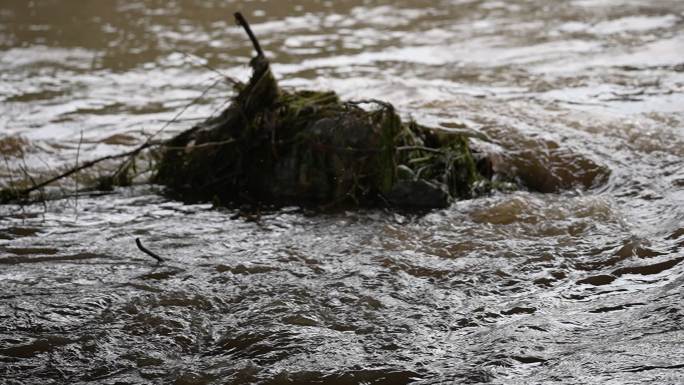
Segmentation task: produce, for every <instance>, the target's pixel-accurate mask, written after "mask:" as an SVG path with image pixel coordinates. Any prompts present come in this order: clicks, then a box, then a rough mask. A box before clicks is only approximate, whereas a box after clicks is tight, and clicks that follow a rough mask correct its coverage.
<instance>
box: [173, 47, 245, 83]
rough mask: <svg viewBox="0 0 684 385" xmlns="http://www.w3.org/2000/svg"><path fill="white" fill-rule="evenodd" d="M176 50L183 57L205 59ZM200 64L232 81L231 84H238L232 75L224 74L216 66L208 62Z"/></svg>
mask: <svg viewBox="0 0 684 385" xmlns="http://www.w3.org/2000/svg"><path fill="white" fill-rule="evenodd" d="M176 52H178V53H179V54H181V55H185V57H187V58H188V59H192V60H201V61H204V60H205V59H203V58H202V57H199V56H197V55H193V54H189V53H187V52H183V51H179V50H176ZM200 64H201V65H202V67H204V68H206V69H208V70H209V71H212V72H215V73H217V74H218V75H220V76H221V77H222V78H223V79H225V80H228V81H229V82H230V83H232V84H233V85H238V84H240V82H239V81H237V80H235V79H233V78H232V77H230V76H228V75H226V74H224V73H223V72H221V71H219V70H217V69H216V68H214V67H212V66H210V65H209V64H207V63H203V62H201V63H200Z"/></svg>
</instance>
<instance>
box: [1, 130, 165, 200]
mask: <svg viewBox="0 0 684 385" xmlns="http://www.w3.org/2000/svg"><path fill="white" fill-rule="evenodd" d="M155 144H158V143H152V142H148V143H144V144H143V145H141V146H139V147H138V148H136V149H135V150H132V151H128V152H125V153H123V154H116V155H108V156H103V157H101V158H97V159H94V160H91V161H89V162H85V163H82V164H81V165H79V166H77V167H74V168H72V169H70V170H68V171H66V172H63V173H61V174H59V175H57V176H55V177H52V178H50V179H48V180H45V181H43V182H40V183H35V184H34V185H33V186H32V187H29V188H25V189H23V190H18V191H16V192H15V195H16V196H15V198H23V197H26V196H28V195H29V194H30V193H32V192H34V191H36V190H40V189H42V188H43V187H45V186H47V185H49V184H51V183H54V182H56V181H58V180H60V179H64V178H66V177H68V176H70V175H72V174H75V173H77V172H79V171H81V170H85V169H86V168H89V167H93V166H94V165H96V164H98V163H101V162H104V161H105V160H111V159H119V158H125V157H130V156H133V155H137V154H138V153H139V152H140V151H142V150H144V149H146V148H148V147H151V146H153V145H155ZM11 200H13V199H8V201H11ZM0 203H7V202H0Z"/></svg>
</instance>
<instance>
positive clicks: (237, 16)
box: [235, 12, 266, 57]
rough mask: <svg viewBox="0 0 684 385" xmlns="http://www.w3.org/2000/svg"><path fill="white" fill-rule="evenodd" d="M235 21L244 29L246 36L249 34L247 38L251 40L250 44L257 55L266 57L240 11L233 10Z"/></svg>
mask: <svg viewBox="0 0 684 385" xmlns="http://www.w3.org/2000/svg"><path fill="white" fill-rule="evenodd" d="M235 21H237V23H238V24H239V25H241V26H242V28H244V29H245V32H247V36H249V40H251V41H252V45H253V46H254V50H255V51H256V52H257V55H258V56H260V57H266V56H264V51H262V50H261V45H259V40H257V38H256V36H254V33H253V32H252V28H251V27H250V26H249V23H248V22H247V20H245V18H244V17H243V16H242V14H241V13H240V12H235Z"/></svg>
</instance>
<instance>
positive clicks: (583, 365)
mask: <svg viewBox="0 0 684 385" xmlns="http://www.w3.org/2000/svg"><path fill="white" fill-rule="evenodd" d="M236 10H241V11H242V12H243V13H244V14H245V15H246V16H247V17H248V18H249V20H250V21H251V23H252V25H253V29H254V31H255V33H256V34H257V35H258V36H259V37H260V40H261V43H262V45H263V46H264V49H265V51H266V54H267V55H268V56H269V58H270V59H271V61H272V63H273V69H274V72H275V73H276V74H277V77H278V78H279V80H280V82H281V84H282V85H283V86H287V87H298V88H311V89H335V90H336V91H338V92H339V93H340V94H341V95H342V96H343V97H344V98H348V99H368V98H377V99H383V100H387V101H389V102H391V103H393V104H394V105H395V106H396V107H397V109H398V110H399V111H400V112H401V113H402V115H403V116H404V117H409V116H412V117H413V118H415V119H416V120H418V121H420V122H422V123H425V124H428V125H432V126H443V127H467V128H469V129H472V130H475V131H479V132H481V133H483V134H485V135H487V136H488V137H489V138H490V139H491V142H483V141H480V142H478V141H477V140H475V141H474V142H473V144H474V145H476V146H480V147H482V148H487V149H488V150H490V151H492V152H493V153H497V154H499V155H500V156H501V160H500V161H499V162H498V166H497V167H499V168H500V170H501V171H502V172H515V173H517V174H516V175H518V177H519V178H521V179H523V180H524V181H525V183H526V185H528V186H530V188H529V189H523V190H521V191H517V192H510V193H496V194H493V195H490V196H486V197H480V198H476V199H472V200H466V201H460V202H456V203H454V204H453V205H452V206H451V207H450V208H448V209H444V210H436V211H432V212H429V213H427V214H425V215H416V214H411V213H405V212H393V211H387V210H362V211H343V212H338V213H327V214H315V215H313V214H312V213H308V212H303V211H301V210H298V209H297V208H284V209H282V210H279V211H276V212H268V213H264V214H263V216H262V218H261V221H260V222H259V223H255V222H253V221H249V220H245V219H243V218H241V219H234V214H235V211H234V210H228V209H220V210H218V209H213V208H212V207H211V205H209V204H196V205H184V204H182V203H180V202H175V201H173V200H170V199H168V198H165V197H164V195H163V194H161V193H160V189H159V188H157V187H154V186H152V187H150V186H146V185H144V184H141V185H138V186H137V187H131V188H125V189H123V188H122V189H118V190H116V191H115V192H113V193H109V194H102V195H100V194H86V193H83V194H75V193H73V192H74V191H76V190H77V185H76V183H77V181H67V182H65V183H63V184H62V186H61V188H62V189H63V190H64V192H65V193H66V194H67V195H68V197H67V198H65V199H57V200H50V201H48V202H46V203H45V204H34V205H27V206H23V207H21V206H15V205H5V206H0V384H86V383H89V384H148V383H151V384H188V385H190V384H252V383H254V384H256V383H259V384H262V383H265V384H404V383H410V382H413V383H417V384H465V383H468V384H472V383H492V384H645V383H649V384H681V383H684V289H683V287H684V262H683V261H684V2H682V1H675V0H672V1H667V0H663V1H633V0H569V1H543V0H528V1H523V0H512V1H490V0H487V1H480V0H474V1H466V0H464V1H458V0H451V1H448V0H433V1H420V0H404V1H394V2H390V1H384V0H380V1H369V0H366V1H361V0H349V1H334V2H333V1H313V0H309V1H299V2H285V1H275V0H270V1H249V2H239V1H230V0H222V1H219V0H203V1H200V0H174V1H161V0H159V1H156V0H126V1H123V0H121V1H117V0H107V1H97V2H96V1H80V0H61V1H56V0H31V1H29V0H2V2H1V3H0V152H2V155H3V159H2V160H1V163H2V166H0V183H1V184H2V185H3V186H8V185H10V184H12V183H15V182H16V181H17V179H21V178H22V177H23V176H24V175H26V173H29V174H30V175H32V176H34V177H35V178H37V179H40V177H41V176H42V175H44V174H46V173H48V174H49V173H50V172H53V171H54V170H55V169H58V168H60V167H68V166H72V165H73V164H74V163H75V162H76V160H77V159H80V160H81V161H84V160H87V159H93V158H95V157H98V156H104V155H107V154H114V153H119V152H122V151H127V150H130V149H131V148H133V147H132V146H135V145H137V144H139V143H141V142H143V141H144V140H145V138H146V137H147V135H149V134H150V133H152V132H155V131H156V130H158V129H159V128H161V127H162V126H163V125H164V123H165V122H167V121H168V120H170V119H172V118H173V117H174V116H176V115H177V114H178V113H179V112H180V111H183V109H184V107H185V106H186V105H188V103H190V102H191V101H193V100H195V99H197V102H196V103H194V104H193V105H192V106H191V107H189V108H187V109H186V110H185V111H184V113H183V114H182V115H181V116H180V118H179V119H178V120H177V122H175V123H174V124H171V125H169V127H168V128H166V129H165V130H164V131H163V132H162V133H161V134H160V135H161V137H169V136H171V135H173V134H174V133H177V132H180V131H182V130H184V129H187V128H189V127H190V126H192V125H193V124H194V123H196V122H197V121H198V120H200V119H203V118H205V117H207V116H210V115H212V114H213V113H215V112H216V111H218V110H220V109H221V108H222V107H223V106H224V105H225V102H226V100H227V99H228V98H229V97H230V95H232V91H231V86H230V84H228V83H227V82H225V81H223V80H222V78H221V76H222V75H220V74H219V72H221V73H223V74H226V75H229V76H233V77H239V78H242V79H245V78H246V76H248V74H249V69H248V67H247V65H246V64H247V62H248V60H249V56H250V55H251V52H250V43H249V41H248V40H247V39H246V38H245V37H244V35H243V32H242V30H241V29H239V28H238V27H236V26H235V24H234V22H233V20H232V16H231V15H232V13H233V12H234V11H236ZM214 83H215V84H214ZM212 84H214V85H215V86H214V87H213V88H211V89H210V90H209V91H207V92H204V91H205V90H207V88H208V87H209V86H211V85H212ZM511 170H512V171H511ZM91 172H96V171H91ZM86 174H87V173H86ZM81 178H82V179H83V178H87V175H83V176H81ZM81 183H83V181H81ZM70 192H71V193H70ZM136 237H140V238H141V239H143V241H144V242H145V244H146V245H147V246H148V247H149V248H150V249H153V250H155V251H156V252H158V253H159V254H162V255H163V256H164V257H165V258H167V262H166V263H164V264H161V265H155V264H154V261H153V260H151V259H150V258H148V257H146V256H145V255H144V254H142V253H141V252H140V251H138V250H137V249H136V247H135V243H134V240H135V238H136Z"/></svg>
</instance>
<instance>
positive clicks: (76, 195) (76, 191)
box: [74, 130, 83, 221]
mask: <svg viewBox="0 0 684 385" xmlns="http://www.w3.org/2000/svg"><path fill="white" fill-rule="evenodd" d="M81 144H83V130H81V137H80V138H79V139H78V147H77V148H76V168H78V157H79V155H80V154H81ZM74 182H76V190H75V191H74V192H75V195H74V216H75V220H76V221H78V178H74Z"/></svg>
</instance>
